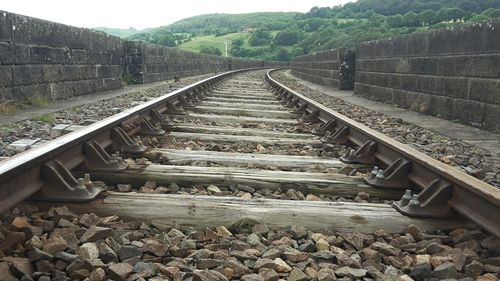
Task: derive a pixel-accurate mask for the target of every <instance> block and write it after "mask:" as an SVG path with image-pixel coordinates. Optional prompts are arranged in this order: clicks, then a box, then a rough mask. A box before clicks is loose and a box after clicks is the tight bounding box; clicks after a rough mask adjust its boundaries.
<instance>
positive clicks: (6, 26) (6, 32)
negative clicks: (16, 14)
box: [0, 11, 12, 41]
mask: <svg viewBox="0 0 500 281" xmlns="http://www.w3.org/2000/svg"><path fill="white" fill-rule="evenodd" d="M11 30H12V26H11V24H10V13H7V12H4V11H0V41H10V40H11V37H10V35H11Z"/></svg>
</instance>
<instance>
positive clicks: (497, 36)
mask: <svg viewBox="0 0 500 281" xmlns="http://www.w3.org/2000/svg"><path fill="white" fill-rule="evenodd" d="M499 51H500V21H499V20H496V21H491V22H489V23H487V24H486V25H485V28H484V52H488V53H490V52H499Z"/></svg>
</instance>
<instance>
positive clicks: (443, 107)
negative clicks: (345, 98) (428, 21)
mask: <svg viewBox="0 0 500 281" xmlns="http://www.w3.org/2000/svg"><path fill="white" fill-rule="evenodd" d="M355 93H356V94H358V95H361V96H366V97H372V98H374V99H377V100H380V101H384V102H390V103H393V104H395V105H398V106H401V107H405V108H410V109H412V110H416V111H419V112H423V113H427V114H432V115H435V116H439V117H442V118H446V119H452V120H459V121H460V122H463V123H467V124H472V125H475V126H478V127H482V128H487V129H495V128H496V129H500V122H499V121H500V22H487V23H481V24H475V25H472V26H468V27H461V28H453V29H446V30H440V31H433V32H427V33H417V34H411V35H407V36H401V37H397V38H393V39H387V40H378V41H371V42H366V43H363V44H360V45H359V46H357V48H356V84H355Z"/></svg>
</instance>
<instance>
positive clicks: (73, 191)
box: [32, 160, 102, 202]
mask: <svg viewBox="0 0 500 281" xmlns="http://www.w3.org/2000/svg"><path fill="white" fill-rule="evenodd" d="M41 171H42V178H43V180H44V185H43V187H42V189H41V190H40V191H38V192H37V193H35V195H34V196H32V199H33V200H36V201H60V202H87V201H92V200H94V199H95V198H96V197H97V196H98V195H99V194H100V193H101V192H102V190H101V189H100V188H98V187H96V186H95V185H93V184H92V182H91V181H90V175H87V176H85V178H79V179H76V178H75V177H74V176H73V175H72V174H71V172H70V171H69V170H68V169H67V168H66V167H65V166H64V165H63V164H62V163H61V162H59V161H58V160H54V161H50V162H48V163H45V164H43V165H42V166H41Z"/></svg>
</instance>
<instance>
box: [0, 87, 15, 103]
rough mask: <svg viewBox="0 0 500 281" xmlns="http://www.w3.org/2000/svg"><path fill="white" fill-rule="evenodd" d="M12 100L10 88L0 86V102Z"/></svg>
mask: <svg viewBox="0 0 500 281" xmlns="http://www.w3.org/2000/svg"><path fill="white" fill-rule="evenodd" d="M14 100H15V99H14V97H13V96H12V88H0V102H10V101H14Z"/></svg>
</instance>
